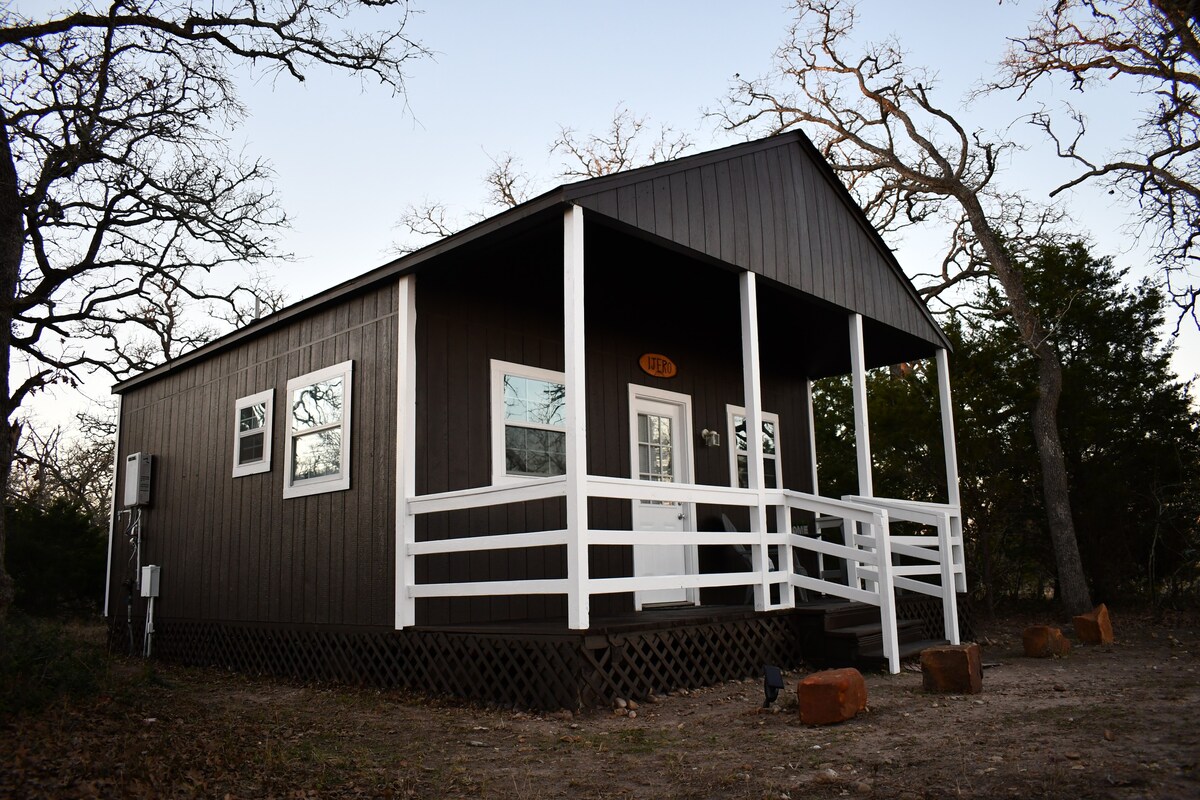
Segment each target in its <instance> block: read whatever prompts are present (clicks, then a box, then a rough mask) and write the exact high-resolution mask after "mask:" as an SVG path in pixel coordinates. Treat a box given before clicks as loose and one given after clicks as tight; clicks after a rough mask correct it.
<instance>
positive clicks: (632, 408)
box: [629, 383, 700, 611]
mask: <svg viewBox="0 0 1200 800" xmlns="http://www.w3.org/2000/svg"><path fill="white" fill-rule="evenodd" d="M639 400H648V401H651V402H656V403H667V404H669V405H674V406H678V407H679V410H680V413H679V422H680V428H681V430H680V431H679V435H678V436H676V439H675V441H676V443H677V446H676V450H675V453H674V456H675V458H676V459H678V466H679V468H678V470H677V471H676V472H675V476H676V481H677V482H679V483H695V482H696V478H695V467H694V461H693V458H692V447H693V442H692V431H693V430H694V428H693V426H692V397H691V395H687V394H682V393H680V392H672V391H669V390H667V389H659V388H656V387H653V386H643V385H641V384H637V383H631V384H629V445H630V446H629V476H630V478H632V479H633V480H637V479H638V472H639V469H638V451H637V442H636V440H637V429H638V425H637V413H638V401H639ZM632 503H633V506H632V514H633V520H632V522H633V528H634V529H635V530H636V529H637V513H638V501H636V500H634V501H632ZM682 510H683V514H684V520H683V527H684V530H694V529H695V525H696V506H695V504H694V503H684V504H683V509H682ZM681 547H682V548H683V561H684V570H685V572H687V573H688V574H696V573H698V572H699V571H700V556H699V550H698V549H697V547H696V545H694V544H692V545H681ZM633 572H634V575H637V550H636V549H635V550H634V565H633ZM684 591H685V593H686V601H685V602H688V603H691V604H692V605H700V590H699V589H695V588H690V589H685V590H684ZM641 595H642V593H641V592H634V596H633V603H634V609H635V610H637V611H640V610H641V609H642V596H641Z"/></svg>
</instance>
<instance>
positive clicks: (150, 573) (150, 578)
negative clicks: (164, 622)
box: [142, 564, 162, 597]
mask: <svg viewBox="0 0 1200 800" xmlns="http://www.w3.org/2000/svg"><path fill="white" fill-rule="evenodd" d="M160 572H162V567H160V566H158V565H157V564H147V565H146V566H144V567H142V597H158V573H160Z"/></svg>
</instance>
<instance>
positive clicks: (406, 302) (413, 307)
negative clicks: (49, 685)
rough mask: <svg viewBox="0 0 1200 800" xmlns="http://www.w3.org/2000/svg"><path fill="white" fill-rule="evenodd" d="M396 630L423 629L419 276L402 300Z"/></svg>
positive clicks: (406, 284)
mask: <svg viewBox="0 0 1200 800" xmlns="http://www.w3.org/2000/svg"><path fill="white" fill-rule="evenodd" d="M396 362H397V363H396V578H395V581H396V586H395V595H396V601H395V618H396V619H395V622H396V629H397V630H399V629H401V628H405V627H410V626H413V625H416V624H417V601H416V599H415V598H414V597H412V596H411V594H410V592H409V587H411V586H413V585H414V584H415V583H416V579H417V573H416V564H417V559H416V556H414V555H412V554H411V553H410V547H411V545H413V544H415V543H416V541H417V518H416V517H415V516H413V515H412V513H410V511H409V506H408V501H409V498H411V497H413V496H415V495H416V493H417V276H416V275H405V276H404V277H402V278H401V279H400V284H399V296H398V297H397V299H396Z"/></svg>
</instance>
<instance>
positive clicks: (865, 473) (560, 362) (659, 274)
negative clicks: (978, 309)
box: [105, 132, 966, 708]
mask: <svg viewBox="0 0 1200 800" xmlns="http://www.w3.org/2000/svg"><path fill="white" fill-rule="evenodd" d="M947 349H948V343H947V340H946V338H945V335H944V334H943V333H942V331H941V330H940V329H939V328H938V325H937V324H936V322H935V321H934V319H933V318H932V316H931V315H930V313H929V310H928V309H927V308H926V307H925V305H924V304H923V302H922V301H921V299H920V298H919V296H918V295H917V293H916V291H915V290H914V289H913V287H912V285H911V283H910V282H909V281H908V280H907V278H906V277H905V275H904V274H903V272H902V271H901V269H900V266H899V264H898V263H897V262H896V259H895V258H894V257H893V255H892V253H891V251H890V250H889V249H888V247H887V246H886V245H885V244H884V242H883V241H882V240H881V239H880V237H879V236H878V234H877V233H876V231H875V230H874V229H873V228H872V227H871V225H870V223H869V222H868V220H867V218H866V217H865V215H864V214H863V213H862V211H861V210H860V209H859V208H858V207H857V206H856V204H855V203H854V201H853V200H852V199H851V197H850V195H849V194H848V193H847V192H846V190H845V189H844V187H843V186H842V185H841V183H840V182H839V181H838V179H837V178H836V176H835V175H834V173H833V171H832V170H831V169H830V167H829V166H828V164H827V163H826V162H825V161H824V160H823V158H822V157H821V155H820V154H819V153H818V152H817V150H816V148H815V147H814V146H813V145H812V143H811V142H810V141H809V140H808V139H807V138H805V137H804V135H803V134H801V133H798V132H793V133H786V134H782V135H779V136H775V137H771V138H768V139H763V140H760V141H753V142H748V143H744V144H738V145H734V146H731V147H726V148H723V149H719V150H715V151H712V152H707V153H702V154H698V155H692V156H688V157H684V158H679V159H677V160H674V161H670V162H666V163H661V164H656V165H653V166H648V167H644V168H641V169H635V170H630V171H627V172H622V173H618V174H613V175H607V176H604V177H599V178H594V179H589V180H583V181H579V182H576V183H571V184H567V185H564V186H560V187H558V188H556V189H554V190H552V191H550V192H547V193H545V194H543V195H541V196H539V197H537V198H535V199H532V200H530V201H528V202H525V203H523V204H521V205H519V206H516V207H514V208H512V209H510V210H507V211H505V212H503V213H500V214H497V215H496V216H494V217H491V218H489V219H486V220H484V221H482V222H480V223H478V224H476V225H474V226H472V227H470V228H467V229H465V230H463V231H461V232H460V233H457V234H455V235H453V236H450V237H447V238H445V239H443V240H441V241H439V242H437V243H435V244H433V245H431V246H428V247H425V248H424V249H422V250H419V251H416V252H414V253H411V254H409V255H406V256H404V257H402V258H398V259H396V260H394V261H392V262H390V263H388V264H385V265H383V266H381V267H379V268H377V269H374V270H372V271H370V272H367V273H365V274H362V275H359V276H357V277H354V278H351V279H349V280H347V281H345V282H344V283H341V284H339V285H337V286H335V287H333V288H331V289H329V290H327V291H325V292H322V293H320V294H318V295H316V296H314V297H311V298H309V299H306V300H304V301H302V302H299V303H296V304H295V305H292V306H291V307H289V308H286V309H284V310H281V311H279V312H277V313H274V314H272V315H270V316H268V317H265V318H263V319H260V320H258V321H256V322H255V323H253V324H251V325H249V326H247V327H245V328H243V329H240V330H238V331H236V332H234V333H231V334H229V335H227V336H225V337H223V338H220V339H218V340H215V341H213V342H211V343H209V344H208V345H206V346H204V347H201V348H199V349H197V350H194V351H192V352H190V353H188V354H186V355H184V356H182V357H180V358H177V359H175V360H174V361H171V362H169V363H167V364H164V365H162V366H160V367H158V368H155V369H152V370H149V371H147V372H145V373H143V374H140V375H138V376H136V377H133V378H131V379H128V380H126V381H124V382H122V383H120V384H118V385H117V386H116V387H115V388H114V392H115V394H116V395H117V397H118V398H119V401H120V413H119V429H118V434H117V437H118V444H117V457H116V461H117V469H116V470H115V472H116V474H115V477H114V497H115V508H114V524H113V529H112V534H111V537H110V546H109V565H108V569H109V576H108V590H107V597H106V606H105V613H106V615H108V617H109V622H110V626H109V630H110V641H111V642H112V645H113V646H114V647H116V648H128V649H129V650H130V651H131V652H143V653H145V654H148V655H150V654H152V655H154V656H155V657H162V658H168V659H174V660H177V661H181V662H185V663H191V664H220V665H224V666H228V667H232V668H236V669H242V670H249V671H261V672H271V673H277V674H282V675H293V676H298V677H301V678H325V679H334V680H342V681H350V682H364V683H374V684H380V685H389V686H403V687H410V688H413V689H417V690H422V691H427V692H435V693H448V694H453V695H458V696H462V697H466V698H470V699H474V700H477V701H483V702H495V703H503V704H506V705H521V706H525V707H537V708H554V707H568V708H574V707H578V706H580V705H581V704H584V703H594V702H603V701H605V700H606V699H611V698H612V697H614V696H624V697H642V696H645V695H647V694H649V693H651V692H665V691H669V690H672V689H676V688H683V687H688V686H697V685H702V684H708V683H712V682H715V681H719V680H724V679H729V678H733V677H746V676H751V675H761V674H762V668H763V664H764V663H774V664H777V665H780V666H785V667H790V666H794V665H798V664H799V663H800V662H801V660H813V661H819V660H820V659H821V657H822V654H821V652H819V651H820V649H821V647H823V645H822V644H821V641H820V635H819V634H820V632H821V631H822V630H823V629H827V628H828V622H827V620H828V615H829V613H830V612H831V610H832V611H833V612H836V613H840V614H842V615H843V617H844V618H845V615H846V613H847V612H848V610H849V611H852V612H853V614H855V615H857V617H856V620H857V622H856V623H855V625H853V626H851V627H857V628H863V629H865V628H871V629H872V630H873V631H874V634H873V635H874V636H875V648H876V655H877V656H878V657H879V658H880V660H881V661H880V663H882V664H883V665H884V666H886V668H888V669H890V670H891V671H893V672H895V671H897V670H898V669H899V659H900V658H901V655H902V652H903V650H904V646H905V643H906V639H908V638H912V637H906V635H905V631H906V630H907V629H909V628H914V627H915V628H920V629H921V632H920V634H919V635H917V636H916V638H918V639H928V638H932V639H940V640H946V641H950V642H953V643H957V642H958V640H959V638H960V631H959V626H960V621H959V595H960V594H961V593H963V592H964V591H965V590H966V584H965V575H964V569H963V541H962V525H961V517H960V510H959V497H958V478H957V468H956V466H955V455H954V433H953V422H952V419H951V414H950V394H949V391H950V386H949V376H948V372H947ZM920 359H935V360H936V364H937V369H938V373H939V385H940V403H941V412H942V418H943V422H944V425H943V427H944V447H943V448H942V449H943V450H944V452H945V454H946V456H945V457H946V474H947V476H948V478H947V487H946V498H945V502H944V503H931V502H916V501H914V500H911V499H905V498H882V497H876V496H875V495H874V492H873V491H872V480H871V454H870V438H869V435H868V419H867V404H866V381H865V373H866V370H868V369H871V368H875V367H879V366H884V365H894V364H899V363H908V362H914V361H917V360H920ZM847 374H849V375H852V376H853V386H854V403H855V426H856V431H857V438H856V441H857V444H856V446H857V448H858V465H859V492H858V494H857V495H854V496H849V497H841V498H833V497H824V496H822V495H821V494H820V493H819V491H818V488H819V486H818V475H817V453H816V448H815V444H814V442H815V439H814V432H813V412H812V382H813V380H814V379H818V378H822V377H826V376H835V375H847ZM935 451H936V448H935ZM864 614H865V616H864ZM814 620H817V622H815V623H814ZM821 620H826V621H825V622H821ZM912 620H916V622H912Z"/></svg>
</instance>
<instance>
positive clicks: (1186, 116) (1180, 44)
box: [991, 0, 1200, 330]
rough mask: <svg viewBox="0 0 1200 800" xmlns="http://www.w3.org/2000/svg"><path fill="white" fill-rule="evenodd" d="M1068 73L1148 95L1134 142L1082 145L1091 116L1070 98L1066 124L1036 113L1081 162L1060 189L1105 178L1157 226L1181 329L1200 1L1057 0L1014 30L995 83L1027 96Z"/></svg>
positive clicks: (1188, 256)
mask: <svg viewBox="0 0 1200 800" xmlns="http://www.w3.org/2000/svg"><path fill="white" fill-rule="evenodd" d="M1056 77H1064V78H1067V79H1069V80H1070V85H1071V88H1073V89H1075V90H1078V91H1079V92H1082V93H1086V92H1087V90H1088V89H1090V88H1093V87H1098V86H1104V87H1111V86H1112V85H1113V82H1114V81H1115V80H1117V79H1121V80H1122V81H1124V82H1126V83H1128V84H1129V85H1131V87H1132V88H1133V90H1134V92H1136V94H1137V95H1139V96H1140V97H1142V98H1143V99H1144V101H1145V102H1144V103H1143V107H1142V109H1141V114H1140V118H1139V121H1138V124H1137V129H1136V131H1135V132H1132V133H1133V135H1132V136H1130V139H1129V146H1128V149H1126V150H1123V151H1118V152H1113V153H1108V154H1105V155H1103V156H1102V157H1097V156H1096V155H1088V154H1086V153H1085V149H1084V140H1085V134H1086V133H1087V130H1088V120H1087V118H1086V117H1085V116H1084V114H1083V113H1081V112H1080V111H1078V110H1076V109H1074V108H1071V107H1069V106H1068V111H1067V114H1068V116H1069V118H1070V120H1071V125H1070V129H1069V130H1064V129H1062V128H1061V127H1060V126H1056V124H1055V123H1056V119H1055V117H1056V115H1055V114H1052V113H1050V112H1048V111H1046V110H1042V111H1039V112H1036V113H1034V114H1033V115H1032V121H1033V123H1034V124H1035V125H1037V126H1038V127H1040V128H1042V129H1043V130H1045V131H1046V133H1047V134H1048V135H1049V136H1050V137H1051V139H1052V140H1053V142H1054V143H1055V145H1056V147H1057V149H1058V153H1059V155H1060V156H1062V157H1063V158H1066V159H1070V160H1071V161H1073V162H1074V163H1075V164H1076V165H1078V166H1079V168H1080V171H1079V173H1078V175H1077V176H1076V177H1074V178H1073V179H1071V180H1070V181H1068V182H1067V183H1065V184H1063V185H1062V186H1060V187H1058V188H1057V189H1055V190H1054V192H1052V193H1051V194H1052V195H1053V194H1057V193H1058V192H1061V191H1064V190H1066V189H1069V188H1071V187H1074V186H1077V185H1079V184H1081V183H1084V182H1085V181H1099V182H1102V183H1103V184H1105V185H1107V186H1109V187H1110V189H1111V190H1112V191H1113V192H1115V193H1119V194H1121V195H1123V196H1125V197H1126V198H1127V199H1129V200H1130V201H1132V203H1133V204H1134V206H1135V208H1136V209H1137V211H1136V214H1137V218H1138V219H1139V220H1140V222H1141V223H1142V224H1143V225H1144V226H1145V227H1146V228H1148V229H1149V230H1150V231H1152V232H1153V234H1154V236H1155V241H1156V245H1157V246H1156V251H1157V255H1158V259H1159V263H1160V266H1161V268H1162V270H1163V273H1164V276H1165V279H1166V284H1167V288H1168V291H1169V292H1170V294H1171V296H1172V298H1173V299H1174V301H1175V304H1176V305H1177V306H1178V308H1179V317H1178V318H1177V320H1176V329H1177V330H1178V325H1179V323H1181V322H1182V321H1183V320H1184V319H1185V318H1186V317H1188V316H1190V317H1191V318H1192V321H1193V322H1194V323H1195V324H1197V325H1200V317H1198V316H1197V308H1196V305H1197V298H1200V287H1197V285H1196V283H1197V278H1198V274H1197V267H1198V266H1200V1H1198V0H1056V2H1053V3H1048V4H1047V5H1046V7H1045V9H1044V10H1043V11H1042V12H1041V14H1040V15H1039V17H1038V19H1037V21H1036V22H1035V23H1034V24H1033V25H1032V26H1031V27H1030V28H1029V31H1028V33H1026V35H1025V36H1023V37H1021V38H1019V39H1015V40H1013V42H1012V45H1011V46H1010V48H1009V50H1008V53H1007V55H1006V57H1005V59H1004V62H1003V72H1002V77H1001V79H1000V80H999V81H997V82H995V83H994V84H993V85H992V87H991V88H992V89H1004V88H1017V89H1020V91H1021V96H1022V97H1025V96H1026V95H1027V94H1028V93H1029V91H1030V90H1031V89H1033V88H1034V86H1035V85H1036V84H1037V83H1038V82H1039V81H1047V80H1052V79H1054V78H1056Z"/></svg>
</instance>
